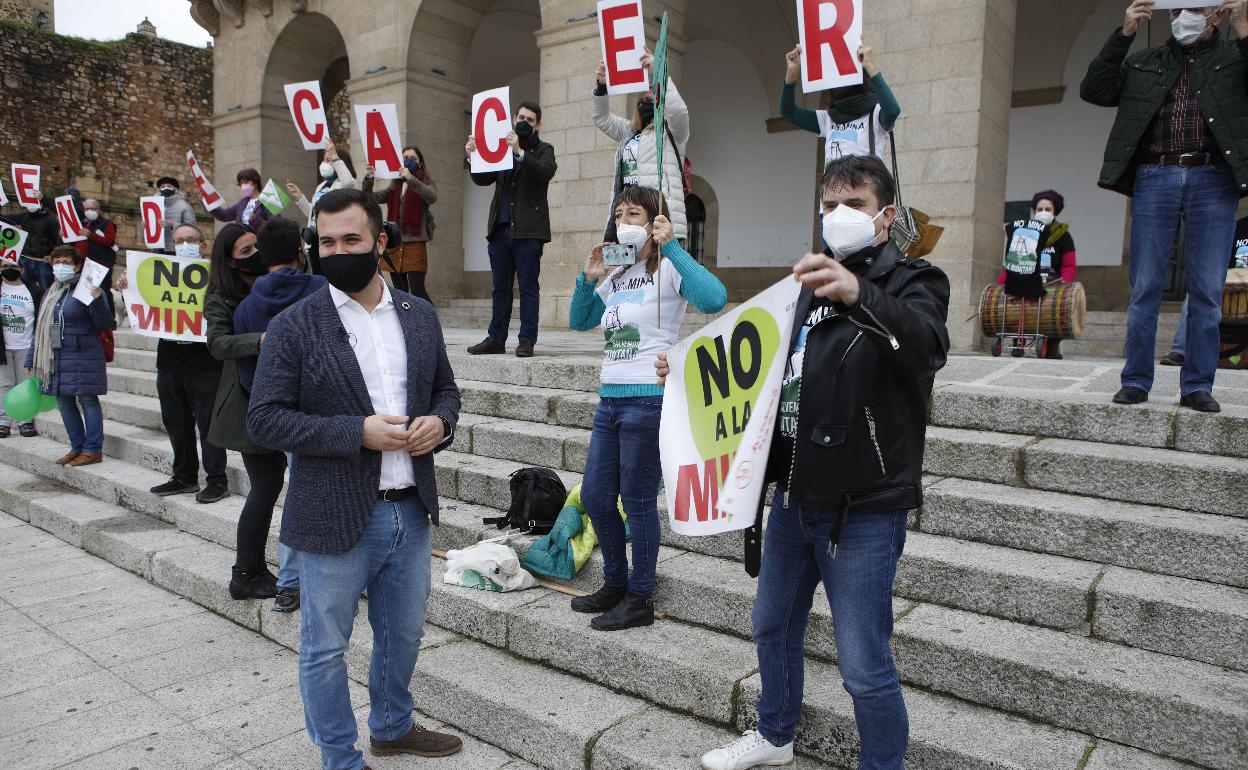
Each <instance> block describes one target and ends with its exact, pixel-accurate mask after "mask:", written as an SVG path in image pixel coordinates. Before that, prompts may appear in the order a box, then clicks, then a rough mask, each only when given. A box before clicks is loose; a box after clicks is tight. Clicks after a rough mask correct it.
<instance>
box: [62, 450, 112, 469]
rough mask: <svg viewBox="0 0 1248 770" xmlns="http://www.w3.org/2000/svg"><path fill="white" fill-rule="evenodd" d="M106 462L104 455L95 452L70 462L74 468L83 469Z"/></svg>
mask: <svg viewBox="0 0 1248 770" xmlns="http://www.w3.org/2000/svg"><path fill="white" fill-rule="evenodd" d="M101 462H104V455H102V454H97V453H95V452H83V453H82V454H80V455H78V456H77V457H75V458H74V459H72V460H70V461H69V465H70V467H72V468H81V467H82V466H84V465H95V464H96V463H101Z"/></svg>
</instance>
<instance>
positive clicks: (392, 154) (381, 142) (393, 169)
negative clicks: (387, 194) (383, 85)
mask: <svg viewBox="0 0 1248 770" xmlns="http://www.w3.org/2000/svg"><path fill="white" fill-rule="evenodd" d="M355 122H356V124H357V125H358V126H359V127H360V141H361V142H363V143H364V162H365V163H367V164H368V165H370V166H372V167H373V171H374V173H375V174H376V176H377V178H378V179H398V178H399V169H400V168H402V167H403V149H402V146H401V145H400V144H399V110H398V108H396V107H395V106H394V105H393V104H357V105H355Z"/></svg>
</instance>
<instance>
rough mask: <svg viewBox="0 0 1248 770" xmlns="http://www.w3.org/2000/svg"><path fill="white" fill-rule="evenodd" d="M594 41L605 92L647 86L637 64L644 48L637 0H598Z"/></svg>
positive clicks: (625, 91) (646, 77)
mask: <svg viewBox="0 0 1248 770" xmlns="http://www.w3.org/2000/svg"><path fill="white" fill-rule="evenodd" d="M598 41H599V43H600V47H601V49H602V60H603V61H604V62H606V65H607V93H608V94H612V95H615V94H631V93H636V92H638V91H645V90H647V89H648V88H650V78H649V75H648V74H647V73H646V71H645V69H643V68H642V66H641V55H642V54H644V53H645V52H646V20H645V17H644V16H643V15H642V10H641V0H598Z"/></svg>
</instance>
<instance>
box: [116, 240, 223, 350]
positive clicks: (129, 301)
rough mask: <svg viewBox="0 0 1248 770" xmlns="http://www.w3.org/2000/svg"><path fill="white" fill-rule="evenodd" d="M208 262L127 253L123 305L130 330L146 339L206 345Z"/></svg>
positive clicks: (188, 258) (138, 252) (186, 258)
mask: <svg viewBox="0 0 1248 770" xmlns="http://www.w3.org/2000/svg"><path fill="white" fill-rule="evenodd" d="M209 264H210V263H209V261H208V260H206V259H195V258H192V257H175V256H169V255H165V254H149V253H147V252H143V251H134V250H130V249H127V250H126V288H124V289H122V291H121V295H122V297H123V298H124V299H125V302H126V315H127V316H128V317H129V318H130V328H132V329H134V331H135V332H137V333H138V334H141V335H143V336H145V337H157V338H159V339H163V340H177V341H180V342H205V341H207V339H208V338H207V336H206V335H207V331H208V326H207V323H206V322H205V321H204V292H205V290H206V289H207V286H208V275H209Z"/></svg>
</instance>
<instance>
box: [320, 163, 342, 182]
mask: <svg viewBox="0 0 1248 770" xmlns="http://www.w3.org/2000/svg"><path fill="white" fill-rule="evenodd" d="M320 171H321V178H322V179H333V178H334V176H335V175H336V174H337V173H338V172H336V171H334V164H332V163H322V164H321V167H320Z"/></svg>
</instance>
